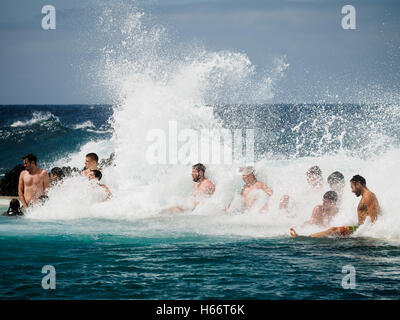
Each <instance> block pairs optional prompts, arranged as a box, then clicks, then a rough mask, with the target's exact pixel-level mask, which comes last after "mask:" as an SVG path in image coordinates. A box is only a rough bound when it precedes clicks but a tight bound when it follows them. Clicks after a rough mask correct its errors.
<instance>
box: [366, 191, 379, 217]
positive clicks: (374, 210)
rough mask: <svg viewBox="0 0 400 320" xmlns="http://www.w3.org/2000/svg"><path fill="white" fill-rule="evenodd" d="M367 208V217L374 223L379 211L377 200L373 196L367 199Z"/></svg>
mask: <svg viewBox="0 0 400 320" xmlns="http://www.w3.org/2000/svg"><path fill="white" fill-rule="evenodd" d="M366 204H367V208H368V216H369V217H370V219H371V222H372V223H373V222H375V221H376V219H377V216H378V213H379V211H380V207H379V203H378V200H377V199H376V197H375V196H373V195H371V196H369V197H368V199H367V203H366Z"/></svg>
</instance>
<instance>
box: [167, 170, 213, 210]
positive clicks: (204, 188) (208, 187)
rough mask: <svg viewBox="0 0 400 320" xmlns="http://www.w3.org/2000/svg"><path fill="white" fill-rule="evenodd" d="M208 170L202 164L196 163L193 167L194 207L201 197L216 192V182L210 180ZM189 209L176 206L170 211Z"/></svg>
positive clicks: (209, 195)
mask: <svg viewBox="0 0 400 320" xmlns="http://www.w3.org/2000/svg"><path fill="white" fill-rule="evenodd" d="M205 171H206V167H205V166H204V165H203V164H201V163H198V164H195V165H194V166H193V167H192V179H193V182H194V185H193V197H194V207H193V209H194V208H195V207H196V206H197V205H198V204H199V203H200V201H199V200H200V198H202V197H211V196H212V195H213V194H214V192H215V186H214V184H213V183H212V182H211V181H210V180H208V179H207V178H206V177H205V176H204V173H205ZM185 210H187V209H185V208H183V207H180V206H175V207H171V208H169V209H168V211H169V212H171V213H173V212H183V211H185Z"/></svg>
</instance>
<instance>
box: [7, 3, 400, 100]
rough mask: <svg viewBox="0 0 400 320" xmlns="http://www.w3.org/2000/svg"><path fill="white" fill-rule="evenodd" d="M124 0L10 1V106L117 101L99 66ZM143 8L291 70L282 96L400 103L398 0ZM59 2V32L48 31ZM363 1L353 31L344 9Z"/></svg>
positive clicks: (216, 45)
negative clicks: (101, 22)
mask: <svg viewBox="0 0 400 320" xmlns="http://www.w3.org/2000/svg"><path fill="white" fill-rule="evenodd" d="M115 3H116V1H104V0H103V1H99V0H97V1H95V0H90V1H89V0H88V1H85V0H63V1H61V0H46V1H41V0H2V1H1V2H0V40H1V42H0V43H1V46H0V77H1V78H0V79H1V80H0V81H1V84H0V104H70V103H71V104H73V103H76V104H80V103H113V101H112V99H111V97H108V96H107V94H105V93H104V92H105V90H104V87H103V84H102V83H99V79H97V78H96V76H95V75H94V74H93V70H92V68H91V67H90V66H93V63H94V61H98V60H99V55H100V48H101V46H102V45H104V38H102V34H101V31H100V30H99V29H98V28H96V21H98V18H99V15H100V14H101V12H102V8H104V7H107V6H110V7H111V6H115ZM136 3H138V6H139V7H141V8H143V10H144V11H145V12H146V13H149V14H150V15H151V17H152V19H153V21H156V23H157V24H161V25H163V26H165V27H166V29H167V30H168V31H169V33H170V34H171V35H172V38H173V40H174V41H177V42H180V43H191V42H197V43H201V44H202V45H203V46H204V47H205V48H207V49H208V50H213V51H220V50H230V51H233V52H242V53H246V54H247V55H248V57H249V58H250V60H251V61H252V63H253V64H254V65H255V66H256V67H257V69H260V70H263V69H266V70H268V69H269V68H271V67H272V66H273V62H274V60H275V59H276V58H279V57H285V59H286V62H287V63H289V64H290V67H289V68H288V69H287V70H286V72H285V73H284V75H283V77H282V78H281V79H280V80H279V81H277V83H275V97H274V100H273V101H272V102H339V101H341V102H359V101H361V102H364V100H365V99H366V100H374V99H375V100H376V101H382V100H384V99H389V100H390V99H393V100H396V99H397V96H398V95H399V85H400V56H399V52H400V19H399V18H400V2H399V1H395V0H392V1H389V0H379V1H378V0H354V1H338V0H319V1H317V0H264V1H261V0H246V1H239V0H214V1H211V0H208V1H207V0H202V1H201V0H187V1H183V0H159V1H155V0H151V1H139V2H136ZM46 4H51V5H53V6H54V7H55V8H56V12H57V29H56V30H51V31H44V30H42V28H41V19H42V17H43V15H42V14H41V8H42V7H43V6H44V5H46ZM347 4H351V5H353V6H354V7H355V8H356V19H357V20H356V22H357V29H356V30H343V29H342V27H341V19H342V17H343V15H342V14H341V8H342V7H343V6H344V5H347Z"/></svg>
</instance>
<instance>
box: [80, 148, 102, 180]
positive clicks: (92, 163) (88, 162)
mask: <svg viewBox="0 0 400 320" xmlns="http://www.w3.org/2000/svg"><path fill="white" fill-rule="evenodd" d="M98 163H99V157H98V156H97V154H95V153H93V152H92V153H88V154H87V155H86V157H85V168H84V169H83V171H82V173H81V175H86V176H87V177H89V174H90V172H91V170H99V167H98Z"/></svg>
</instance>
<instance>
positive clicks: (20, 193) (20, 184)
mask: <svg viewBox="0 0 400 320" xmlns="http://www.w3.org/2000/svg"><path fill="white" fill-rule="evenodd" d="M18 196H19V198H20V200H21V202H22V205H23V206H24V208H28V204H27V203H26V201H25V197H24V171H22V172H21V173H20V175H19V181H18Z"/></svg>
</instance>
